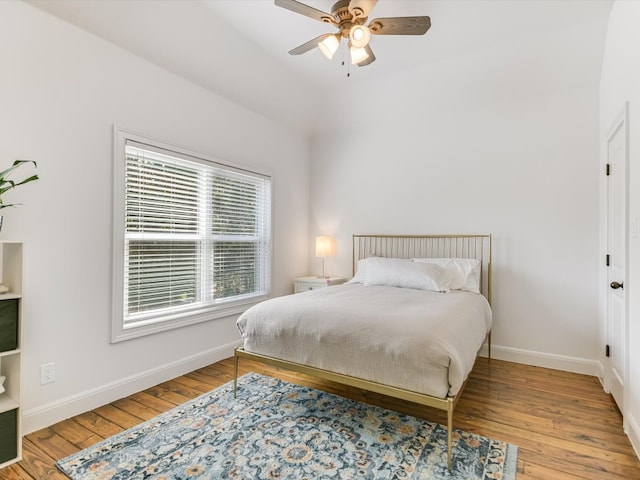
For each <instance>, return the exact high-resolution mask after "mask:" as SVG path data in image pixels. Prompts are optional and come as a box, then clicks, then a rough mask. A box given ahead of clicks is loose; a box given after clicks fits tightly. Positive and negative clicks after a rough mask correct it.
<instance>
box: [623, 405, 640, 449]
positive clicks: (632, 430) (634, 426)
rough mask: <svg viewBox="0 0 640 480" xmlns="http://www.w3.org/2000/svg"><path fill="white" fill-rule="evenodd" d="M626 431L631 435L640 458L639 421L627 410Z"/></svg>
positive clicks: (633, 445) (632, 442)
mask: <svg viewBox="0 0 640 480" xmlns="http://www.w3.org/2000/svg"><path fill="white" fill-rule="evenodd" d="M624 431H625V433H626V434H627V436H628V437H629V440H630V441H631V446H632V447H633V449H634V450H635V452H636V455H637V456H638V458H640V426H638V422H636V420H635V418H633V415H631V413H630V412H627V414H626V415H625V416H624Z"/></svg>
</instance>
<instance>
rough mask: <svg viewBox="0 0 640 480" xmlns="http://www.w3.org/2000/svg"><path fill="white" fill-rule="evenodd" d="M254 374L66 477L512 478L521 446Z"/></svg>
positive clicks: (81, 455) (86, 455)
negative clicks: (450, 445) (449, 456)
mask: <svg viewBox="0 0 640 480" xmlns="http://www.w3.org/2000/svg"><path fill="white" fill-rule="evenodd" d="M453 438H454V452H453V455H454V457H453V467H452V472H451V473H449V472H448V470H447V466H446V448H447V447H446V444H447V434H446V429H445V428H444V427H442V426H441V425H438V424H433V423H429V422H427V421H425V420H421V419H417V418H414V417H411V416H408V415H404V414H401V413H397V412H393V411H390V410H385V409H383V408H379V407H375V406H371V405H367V404H364V403H360V402H356V401H353V400H349V399H345V398H343V397H339V396H337V395H332V394H329V393H325V392H322V391H319V390H314V389H311V388H305V387H300V386H297V385H293V384H290V383H287V382H284V381H282V380H278V379H274V378H270V377H265V376H262V375H258V374H249V375H245V376H244V377H242V378H241V379H240V380H239V386H238V397H237V398H236V399H234V398H233V383H232V382H231V383H228V384H226V385H223V386H222V387H220V388H217V389H216V390H213V391H211V392H209V393H207V394H205V395H202V396H200V397H198V398H196V399H194V400H191V401H189V402H187V403H185V404H183V405H180V406H178V407H176V408H174V409H173V410H170V411H168V412H166V413H163V414H161V415H159V416H157V417H155V418H153V419H151V420H148V421H146V422H144V423H142V424H140V425H138V426H136V427H134V428H131V429H129V430H126V431H124V432H122V433H120V434H118V435H115V436H113V437H111V438H108V439H106V440H104V441H102V442H100V443H98V444H96V445H94V446H92V447H89V448H87V449H85V450H82V451H80V452H78V453H75V454H74V455H71V456H69V457H67V458H64V459H62V460H60V461H58V463H57V464H56V465H57V466H58V468H59V469H60V470H61V471H62V472H64V473H65V474H66V475H68V476H69V477H70V478H72V479H74V480H75V479H78V480H79V479H82V480H92V479H155V480H161V479H162V480H187V479H189V480H194V479H198V480H201V479H208V480H214V479H225V478H229V479H242V480H254V479H292V480H303V479H308V480H316V479H352V478H363V479H429V480H432V479H455V480H489V479H501V480H513V479H515V478H516V457H517V447H515V446H513V445H510V444H506V443H504V442H500V441H496V440H491V439H489V438H486V437H482V436H479V435H474V434H471V433H467V432H463V431H460V430H456V431H455V432H454V436H453Z"/></svg>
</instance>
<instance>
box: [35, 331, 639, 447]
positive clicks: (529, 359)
mask: <svg viewBox="0 0 640 480" xmlns="http://www.w3.org/2000/svg"><path fill="white" fill-rule="evenodd" d="M239 346H240V342H234V343H231V344H227V345H222V346H220V347H216V348H213V349H211V350H207V351H205V352H200V353H198V354H195V355H193V356H190V357H186V358H183V359H181V360H178V361H176V362H173V363H169V364H165V365H162V366H159V367H157V368H154V369H151V370H147V371H145V372H141V373H139V374H136V375H132V376H130V377H127V378H123V379H121V380H118V381H115V382H112V383H109V384H106V385H102V386H99V387H96V388H93V389H91V390H87V391H84V392H80V393H78V394H76V395H72V396H70V397H67V398H63V399H61V400H57V401H55V402H52V403H49V404H46V405H42V406H40V407H37V408H34V409H30V410H26V411H25V412H24V413H23V416H22V432H23V434H25V435H26V434H28V433H31V432H34V431H36V430H39V429H41V428H45V427H48V426H49V425H53V424H54V423H57V422H59V421H61V420H65V419H67V418H69V417H73V416H75V415H79V414H81V413H84V412H87V411H89V410H93V409H94V408H97V407H100V406H102V405H106V404H108V403H110V402H113V401H115V400H118V399H120V398H123V397H127V396H129V395H132V394H134V393H137V392H139V391H141V390H144V389H146V388H150V387H152V386H154V385H157V384H159V383H162V382H166V381H167V380H170V379H172V378H175V377H178V376H180V375H184V374H185V373H189V372H191V371H193V370H197V369H198V368H202V367H204V366H206V365H210V364H212V363H215V362H218V361H220V360H223V359H225V358H229V357H231V356H232V355H233V349H234V348H235V347H239ZM480 355H481V356H485V357H486V356H487V346H486V345H484V346H483V347H482V349H481V350H480ZM491 357H492V358H495V359H497V360H506V361H509V362H516V363H524V364H527V365H534V366H538V367H546V368H553V369H556V370H564V371H568V372H574V373H582V374H585V375H592V376H599V375H600V374H601V372H602V365H601V364H600V362H597V361H595V360H587V359H583V358H575V357H567V356H563V355H552V354H548V353H542V352H535V351H529V350H521V349H516V348H510V347H502V346H499V345H492V346H491ZM630 422H631V423H632V426H631V427H630V433H629V436H630V437H631V431H633V432H635V433H634V435H635V438H636V443H635V447H634V448H636V451H638V447H637V445H639V443H638V440H637V439H638V434H639V433H640V431H639V430H638V428H637V424H636V423H635V422H633V421H632V419H631V420H630Z"/></svg>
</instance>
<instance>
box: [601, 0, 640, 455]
mask: <svg viewBox="0 0 640 480" xmlns="http://www.w3.org/2000/svg"><path fill="white" fill-rule="evenodd" d="M639 22H640V3H639V2H633V1H620V0H618V1H616V3H615V4H614V5H613V9H612V11H611V16H610V18H609V28H608V33H607V40H606V48H605V55H604V59H603V65H602V79H601V85H600V138H601V140H602V141H603V142H604V139H605V138H606V134H607V131H608V129H609V127H610V126H611V125H612V123H613V122H614V120H615V119H616V117H617V116H618V114H619V113H620V111H621V110H622V108H623V106H624V103H625V102H626V101H629V118H630V121H629V145H630V150H629V155H630V158H629V177H628V185H629V203H628V206H629V212H628V214H629V218H630V219H634V218H635V219H638V218H640V153H639V152H638V148H639V147H640V121H638V116H639V115H640V60H639V57H638V52H639V51H640V31H638V23H639ZM602 161H603V162H604V161H605V160H604V153H603V160H602ZM601 204H604V185H603V188H602V201H601ZM602 228H603V229H604V225H603V226H602ZM628 244H629V258H628V259H627V261H628V269H627V281H626V283H625V291H626V295H627V299H628V302H629V310H628V314H629V317H628V325H629V331H628V332H627V333H628V339H627V340H628V343H627V345H628V347H629V348H628V352H629V363H628V371H627V378H626V382H625V394H624V397H625V398H624V412H623V413H624V427H625V431H626V432H627V433H628V435H629V437H630V439H631V442H632V444H633V446H634V448H635V450H636V452H639V454H640V381H639V380H640V349H638V345H640V295H638V292H639V291H640V287H638V285H640V239H638V237H637V235H636V236H630V237H629V239H628ZM601 322H602V325H604V318H602V320H601Z"/></svg>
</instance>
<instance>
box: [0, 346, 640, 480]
mask: <svg viewBox="0 0 640 480" xmlns="http://www.w3.org/2000/svg"><path fill="white" fill-rule="evenodd" d="M240 368H241V371H242V373H246V372H249V371H257V372H262V373H265V374H268V375H273V376H277V377H280V378H282V379H284V380H287V381H291V382H295V383H301V384H304V385H309V386H312V387H318V386H322V387H323V388H325V389H326V390H328V391H332V392H336V393H339V394H341V395H344V396H347V397H351V398H354V399H356V400H361V401H366V402H369V403H374V404H377V405H381V406H383V407H386V408H392V409H396V410H399V411H402V412H405V413H408V414H411V415H415V416H419V417H423V418H426V419H428V420H431V421H438V422H442V423H445V422H446V416H445V414H444V412H440V411H437V410H433V409H428V408H425V407H421V406H418V405H414V404H409V403H406V402H401V401H399V400H394V399H390V398H387V397H382V396H380V395H376V394H372V393H368V392H363V391H360V390H357V389H352V388H346V387H342V386H338V385H337V384H333V383H329V382H321V381H317V380H315V379H312V378H310V377H306V376H303V375H299V374H293V373H290V372H285V371H280V370H277V369H273V368H268V367H262V366H260V365H256V364H253V363H251V362H248V361H241V363H240ZM232 373H233V366H232V361H231V359H227V360H223V361H221V362H218V363H215V364H212V365H209V366H207V367H204V368H201V369H199V370H196V371H194V372H192V373H189V374H187V375H184V376H181V377H178V378H175V379H173V380H171V381H168V382H164V383H162V384H160V385H157V386H155V387H152V388H149V389H147V390H145V391H143V392H139V393H136V394H135V395H131V396H130V397H127V398H123V399H121V400H118V401H116V402H113V403H111V404H109V405H105V406H103V407H100V408H97V409H95V410H93V411H90V412H86V413H83V414H81V415H78V416H77V417H73V418H71V419H68V420H65V421H62V422H60V423H57V424H55V425H52V426H51V427H48V428H45V429H42V430H39V431H37V432H34V433H31V434H29V435H27V436H26V437H25V439H24V448H23V457H24V459H23V460H22V462H20V463H18V464H15V465H11V466H10V467H7V468H5V469H3V470H0V480H8V479H16V480H21V479H25V480H33V479H37V480H43V479H66V478H67V477H66V476H64V475H63V474H61V473H60V472H59V471H58V470H57V469H56V467H55V460H56V459H59V458H62V457H65V456H67V455H69V454H71V453H74V452H76V451H78V450H80V449H82V448H86V447H88V446H90V445H92V444H94V443H96V442H98V441H100V440H102V439H103V438H106V437H109V436H111V435H113V434H115V433H118V432H120V431H122V430H124V429H126V428H129V427H132V426H134V425H136V424H138V423H140V422H141V421H143V420H147V419H149V418H151V417H153V416H155V415H157V414H158V413H160V412H163V411H165V410H168V409H170V408H172V407H174V406H175V405H178V404H180V403H183V402H185V401H187V400H189V399H191V398H193V397H195V396H197V395H200V394H202V393H205V392H207V391H209V390H211V389H214V388H216V387H218V386H220V385H222V384H223V383H225V382H227V381H229V380H231V379H232ZM454 425H455V427H456V428H461V429H464V430H468V431H473V432H476V433H479V434H482V435H486V436H488V437H493V438H496V439H500V440H505V441H507V442H510V443H513V444H515V445H518V446H519V452H518V479H519V480H533V479H546V480H548V479H552V480H563V479H590V480H603V479H613V480H615V479H625V480H631V479H639V478H640V461H639V460H638V457H637V456H636V454H635V453H634V451H633V449H632V447H631V445H630V443H629V440H628V439H627V437H626V435H625V434H624V433H623V431H622V418H621V416H620V413H619V411H618V410H617V408H616V406H615V404H614V402H613V400H612V399H611V397H610V396H609V395H607V394H605V393H604V392H603V390H602V387H601V386H600V383H599V381H598V379H596V378H594V377H588V376H584V375H576V374H572V373H566V372H560V371H557V370H549V369H544V368H538V367H530V366H526V365H520V364H515V363H509V362H502V361H499V360H491V362H489V361H488V360H487V359H484V358H480V359H478V361H477V363H476V365H475V367H474V370H473V372H472V373H471V375H470V378H469V381H468V383H467V386H466V389H465V391H464V394H463V395H462V398H461V400H460V402H459V403H458V406H457V408H456V412H455V416H454Z"/></svg>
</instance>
